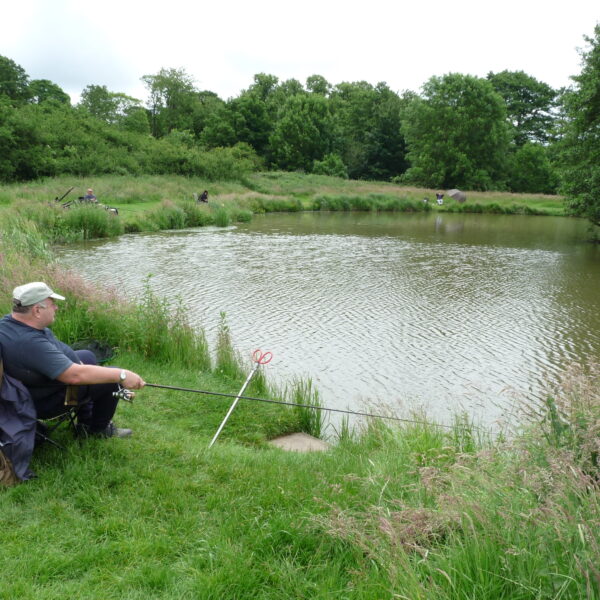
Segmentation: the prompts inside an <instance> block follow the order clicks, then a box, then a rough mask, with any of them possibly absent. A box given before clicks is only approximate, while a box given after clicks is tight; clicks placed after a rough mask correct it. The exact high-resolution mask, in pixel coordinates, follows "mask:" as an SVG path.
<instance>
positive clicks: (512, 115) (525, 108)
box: [487, 71, 557, 146]
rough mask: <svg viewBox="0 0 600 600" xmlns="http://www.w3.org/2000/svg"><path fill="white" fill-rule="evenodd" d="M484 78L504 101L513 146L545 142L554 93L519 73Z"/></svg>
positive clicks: (551, 122) (548, 137) (544, 84)
mask: <svg viewBox="0 0 600 600" xmlns="http://www.w3.org/2000/svg"><path fill="white" fill-rule="evenodd" d="M487 79H488V81H490V82H491V84H492V85H493V86H494V89H495V90H496V91H497V92H498V93H499V94H500V95H501V96H502V97H503V98H504V101H505V103H506V112H507V117H508V120H509V122H510V124H511V125H512V127H513V128H514V141H515V143H516V145H517V146H523V144H525V143H527V142H528V141H531V142H540V143H545V142H547V141H548V140H549V139H550V136H551V131H552V127H553V124H554V119H555V117H554V115H553V113H552V109H553V107H554V106H555V99H556V95H557V92H556V90H554V89H552V88H551V87H550V86H549V85H548V84H547V83H543V82H542V81H538V80H537V79H535V78H534V77H531V76H530V75H527V74H525V73H524V72H523V71H502V72H500V73H489V74H488V76H487Z"/></svg>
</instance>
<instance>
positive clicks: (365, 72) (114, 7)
mask: <svg viewBox="0 0 600 600" xmlns="http://www.w3.org/2000/svg"><path fill="white" fill-rule="evenodd" d="M0 8H1V10H0V19H1V20H0V55H3V56H6V57H8V58H10V59H12V60H14V61H15V62H16V63H17V64H19V65H21V66H22V67H23V68H24V69H25V71H26V72H27V74H28V75H29V76H30V77H31V78H32V79H50V80H51V81H53V82H54V83H57V84H58V85H60V86H61V87H62V88H63V89H64V90H65V91H66V92H67V93H69V94H70V95H71V97H72V99H73V101H75V102H76V101H77V100H78V99H79V95H80V93H81V91H82V90H83V89H84V88H85V86H87V85H90V84H95V85H105V86H106V87H107V88H108V89H109V90H110V91H112V92H124V93H126V94H129V95H131V96H134V97H136V98H139V99H140V100H144V101H145V100H146V97H147V93H146V89H145V87H144V85H143V84H142V82H141V81H140V78H141V77H142V76H143V75H154V74H156V73H158V71H159V70H160V69H161V68H163V67H164V68H177V69H179V68H183V69H184V70H185V71H186V72H187V73H188V74H189V75H190V76H192V77H193V78H194V81H195V84H196V87H197V88H198V89H202V90H211V91H213V92H216V93H217V94H218V95H219V96H220V97H221V98H223V99H227V98H229V97H233V96H237V95H239V93H240V92H241V91H242V90H243V89H246V88H248V87H249V86H250V85H251V84H252V81H253V76H254V74H256V73H268V74H272V75H275V76H277V77H278V78H279V79H280V80H285V79H290V78H295V79H298V80H299V81H300V82H302V83H305V81H306V78H307V77H308V76H310V75H313V74H318V75H322V76H324V77H325V78H326V79H327V80H328V81H329V82H330V83H332V84H336V83H340V82H342V81H361V80H364V81H367V82H369V83H371V84H373V85H375V84H377V83H378V82H380V81H385V82H387V84H388V85H389V86H390V88H391V89H393V90H394V91H397V92H402V91H404V90H412V91H415V92H418V91H420V88H421V86H422V85H423V83H424V82H425V81H427V80H428V79H429V78H430V77H431V76H433V75H444V74H445V73H450V72H458V73H463V74H470V75H476V76H481V77H485V75H487V73H488V72H489V71H493V72H498V71H503V70H504V69H508V70H511V71H525V72H526V73H527V74H529V75H532V76H533V77H535V78H537V79H539V80H541V81H544V82H545V83H548V84H550V85H551V86H553V87H561V86H566V85H569V84H570V79H569V77H570V76H571V75H576V74H578V73H579V72H580V71H581V66H580V57H579V54H578V52H577V48H582V47H585V46H586V44H585V40H584V36H586V35H587V36H592V35H593V30H594V26H595V25H596V23H598V22H600V0H568V1H565V0H562V1H560V2H558V1H556V0H501V1H495V2H491V1H490V0H454V1H452V0H445V1H442V0H408V1H405V2H402V1H400V0H362V1H356V0H303V1H302V2H286V1H285V0H254V1H250V0H216V1H215V2H212V3H209V2H206V0H199V1H197V2H195V3H194V2H193V0H186V1H184V0H167V1H162V2H157V1H155V0H144V1H143V2H142V1H139V0H96V1H94V2H90V1H89V0H22V1H21V2H14V1H13V0H0Z"/></svg>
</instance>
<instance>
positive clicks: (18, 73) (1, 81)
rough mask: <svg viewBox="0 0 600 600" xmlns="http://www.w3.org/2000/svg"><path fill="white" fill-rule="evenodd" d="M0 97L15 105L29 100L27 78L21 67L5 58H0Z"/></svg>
mask: <svg viewBox="0 0 600 600" xmlns="http://www.w3.org/2000/svg"><path fill="white" fill-rule="evenodd" d="M2 95H4V96H8V97H9V98H10V99H11V100H12V101H14V102H17V103H18V102H25V101H26V100H27V99H28V98H29V76H28V75H27V73H26V72H25V69H23V67H21V66H19V65H18V64H17V63H16V62H15V61H14V60H11V59H10V58H7V57H6V56H0V96H2Z"/></svg>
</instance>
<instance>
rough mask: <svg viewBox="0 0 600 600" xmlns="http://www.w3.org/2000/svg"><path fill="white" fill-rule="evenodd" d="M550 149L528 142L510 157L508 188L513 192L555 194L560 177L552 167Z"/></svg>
mask: <svg viewBox="0 0 600 600" xmlns="http://www.w3.org/2000/svg"><path fill="white" fill-rule="evenodd" d="M548 154H549V152H548V148H547V147H546V146H542V145H541V144H533V143H532V142H527V143H526V144H525V145H523V146H521V147H520V148H518V149H517V150H516V151H515V152H514V153H511V155H510V170H509V180H508V187H509V189H510V191H511V192H517V193H524V194H527V193H531V194H534V193H542V194H555V193H556V191H557V188H558V183H559V182H558V175H557V173H556V171H555V169H554V167H553V166H552V164H551V162H550V159H549V156H548Z"/></svg>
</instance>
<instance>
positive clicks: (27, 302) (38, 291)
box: [13, 281, 65, 306]
mask: <svg viewBox="0 0 600 600" xmlns="http://www.w3.org/2000/svg"><path fill="white" fill-rule="evenodd" d="M13 298H14V299H15V300H18V301H19V302H20V303H21V306H32V305H34V304H37V303H38V302H41V301H42V300H45V299H46V298H54V299H55V300H64V299H65V297H64V296H61V295H60V294H55V293H54V292H53V291H52V290H51V289H50V288H49V287H48V286H47V285H46V284H45V283H43V282H41V281H33V282H31V283H26V284H25V285H20V286H19V287H16V288H15V289H14V290H13Z"/></svg>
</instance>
